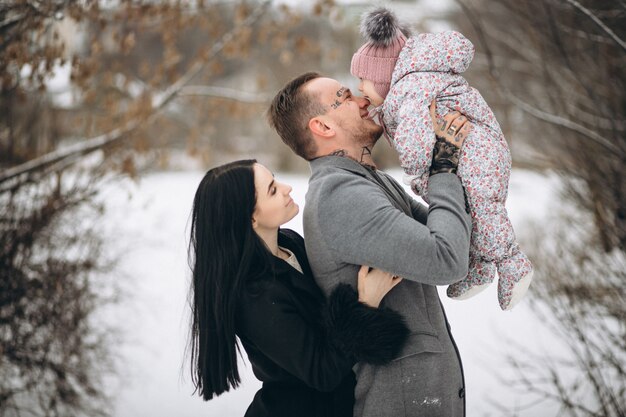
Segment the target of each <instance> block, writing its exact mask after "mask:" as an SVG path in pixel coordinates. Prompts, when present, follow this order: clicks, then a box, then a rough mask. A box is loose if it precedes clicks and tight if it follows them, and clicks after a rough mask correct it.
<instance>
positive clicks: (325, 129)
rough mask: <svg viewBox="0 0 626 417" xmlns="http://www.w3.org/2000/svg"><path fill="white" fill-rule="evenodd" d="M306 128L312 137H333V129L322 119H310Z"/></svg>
mask: <svg viewBox="0 0 626 417" xmlns="http://www.w3.org/2000/svg"><path fill="white" fill-rule="evenodd" d="M308 126H309V129H311V132H312V133H313V134H314V135H317V136H321V137H323V138H330V137H332V136H334V135H335V129H333V128H332V127H331V126H329V125H328V123H327V122H326V119H325V118H324V117H321V116H316V117H313V118H311V120H309V125H308Z"/></svg>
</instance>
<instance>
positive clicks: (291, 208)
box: [252, 164, 300, 233]
mask: <svg viewBox="0 0 626 417" xmlns="http://www.w3.org/2000/svg"><path fill="white" fill-rule="evenodd" d="M253 170H254V188H255V189H256V206H255V208H254V213H253V214H252V227H253V228H254V229H255V230H256V231H257V233H258V232H262V231H265V230H273V229H278V227H279V226H281V225H283V224H285V223H287V222H288V221H289V220H291V219H293V218H294V217H295V216H296V214H298V211H299V210H300V208H299V207H298V205H297V204H296V203H295V202H294V201H293V199H292V198H291V197H290V196H289V193H290V192H291V187H290V186H289V185H287V184H283V183H280V182H278V181H275V180H274V174H272V173H271V172H270V170H269V169H267V168H265V167H264V166H263V165H261V164H254V166H253Z"/></svg>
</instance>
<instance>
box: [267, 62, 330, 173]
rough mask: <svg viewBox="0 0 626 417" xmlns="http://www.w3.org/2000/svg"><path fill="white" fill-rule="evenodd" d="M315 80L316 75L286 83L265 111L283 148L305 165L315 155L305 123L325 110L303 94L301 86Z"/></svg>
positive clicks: (313, 144)
mask: <svg viewBox="0 0 626 417" xmlns="http://www.w3.org/2000/svg"><path fill="white" fill-rule="evenodd" d="M319 77H321V75H320V74H318V73H317V72H307V73H305V74H302V75H300V76H298V77H296V78H294V79H293V80H291V81H289V82H288V83H287V85H285V86H284V87H283V89H282V90H280V91H279V92H278V94H276V96H275V97H274V99H273V100H272V104H271V105H270V108H269V109H268V111H267V119H268V121H269V124H270V126H271V127H272V128H274V129H275V130H276V132H277V133H278V135H279V136H280V138H281V139H282V141H283V142H285V144H286V145H287V146H289V147H290V148H291V149H292V150H293V151H294V152H295V153H296V154H297V155H299V156H301V157H302V158H304V159H306V160H307V161H310V160H311V159H313V158H314V157H315V154H316V152H317V146H316V145H315V142H314V141H313V136H312V135H311V131H310V130H309V127H308V124H309V120H311V119H312V118H313V117H315V116H319V115H320V114H324V113H325V112H326V110H325V108H324V106H323V105H322V103H321V102H320V101H319V97H316V96H314V95H311V94H308V93H306V92H305V91H303V88H302V86H303V85H304V84H306V83H307V82H309V81H311V80H314V79H315V78H319Z"/></svg>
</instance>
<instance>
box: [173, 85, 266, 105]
mask: <svg viewBox="0 0 626 417" xmlns="http://www.w3.org/2000/svg"><path fill="white" fill-rule="evenodd" d="M179 96H210V97H216V98H225V99H229V100H235V101H240V102H242V103H251V104H257V103H260V104H262V103H267V102H269V101H270V100H271V99H272V96H271V95H269V94H263V93H248V92H246V91H240V90H235V89H232V88H226V87H215V86H208V85H188V86H185V87H183V88H182V90H181V91H180V93H179Z"/></svg>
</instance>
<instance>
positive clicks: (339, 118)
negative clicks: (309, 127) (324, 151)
mask: <svg viewBox="0 0 626 417" xmlns="http://www.w3.org/2000/svg"><path fill="white" fill-rule="evenodd" d="M305 88H306V89H307V91H308V92H309V93H310V94H312V96H313V97H318V100H319V101H320V102H321V103H322V105H323V106H324V107H325V108H326V109H327V110H326V116H327V117H328V118H329V119H330V120H331V123H332V124H333V126H332V128H334V129H335V130H336V131H337V134H338V138H340V139H341V138H345V139H346V140H348V141H350V142H351V143H354V144H357V145H359V146H372V145H374V144H375V143H376V141H377V140H378V138H379V137H380V135H381V134H382V128H381V127H380V126H378V125H377V124H376V123H374V122H373V121H372V120H370V119H368V118H367V115H368V111H367V108H368V106H369V105H370V102H369V101H368V100H367V99H365V98H363V97H357V96H353V95H352V92H351V91H350V89H349V88H347V87H344V86H342V85H341V83H339V82H338V81H337V80H333V79H332V78H316V79H314V80H311V81H309V82H308V83H307V85H306V86H305Z"/></svg>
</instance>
